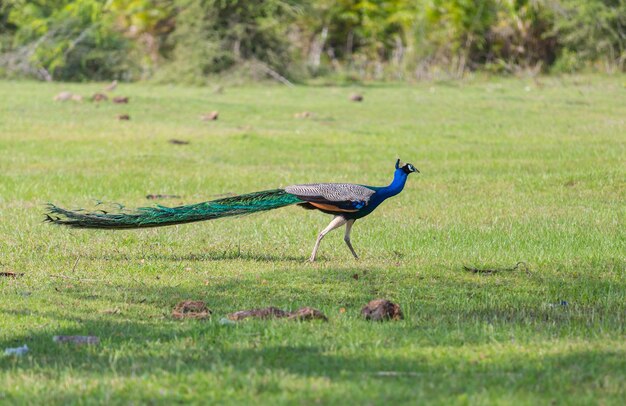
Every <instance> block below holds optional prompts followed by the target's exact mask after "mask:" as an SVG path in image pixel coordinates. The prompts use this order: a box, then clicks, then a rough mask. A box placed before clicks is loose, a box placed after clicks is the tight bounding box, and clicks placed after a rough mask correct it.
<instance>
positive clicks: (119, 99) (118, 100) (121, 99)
mask: <svg viewBox="0 0 626 406" xmlns="http://www.w3.org/2000/svg"><path fill="white" fill-rule="evenodd" d="M112 100H113V103H116V104H128V97H122V96H115V97H114V98H113V99H112Z"/></svg>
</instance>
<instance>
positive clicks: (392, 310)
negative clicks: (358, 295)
mask: <svg viewBox="0 0 626 406" xmlns="http://www.w3.org/2000/svg"><path fill="white" fill-rule="evenodd" d="M361 315H362V316H363V317H365V320H373V321H383V320H401V319H403V318H404V316H403V315H402V310H400V306H399V305H397V304H395V303H392V302H390V301H389V300H386V299H375V300H372V301H371V302H369V303H368V304H367V305H366V306H365V307H363V309H361Z"/></svg>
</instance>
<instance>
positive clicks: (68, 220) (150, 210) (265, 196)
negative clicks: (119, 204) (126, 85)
mask: <svg viewBox="0 0 626 406" xmlns="http://www.w3.org/2000/svg"><path fill="white" fill-rule="evenodd" d="M297 203H303V201H302V200H300V199H298V198H297V197H296V196H294V195H292V194H289V193H287V192H285V191H284V190H282V189H274V190H264V191H262V192H255V193H249V194H245V195H240V196H233V197H226V198H223V199H218V200H211V201H209V202H203V203H196V204H189V205H185V206H178V207H164V206H156V207H142V208H139V209H137V210H136V211H135V212H132V213H107V212H102V211H100V212H88V211H84V210H66V209H63V208H61V207H57V206H55V205H53V204H50V205H49V211H48V213H47V214H46V216H47V217H46V221H49V222H51V223H54V224H60V225H64V226H69V227H74V228H104V229H128V228H147V227H161V226H169V225H173V224H183V223H192V222H194V221H204V220H213V219H218V218H222V217H231V216H244V215H246V214H252V213H256V212H261V211H267V210H273V209H278V208H280V207H285V206H289V205H292V204H297Z"/></svg>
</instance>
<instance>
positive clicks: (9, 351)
mask: <svg viewBox="0 0 626 406" xmlns="http://www.w3.org/2000/svg"><path fill="white" fill-rule="evenodd" d="M27 352H28V346H27V345H26V344H24V345H23V346H22V347H15V348H5V349H4V355H15V356H16V357H21V356H22V355H24V354H26V353H27Z"/></svg>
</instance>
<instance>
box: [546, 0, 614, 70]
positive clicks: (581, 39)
mask: <svg viewBox="0 0 626 406" xmlns="http://www.w3.org/2000/svg"><path fill="white" fill-rule="evenodd" d="M555 16H556V18H555V20H554V33H555V34H556V36H557V37H558V40H559V43H560V44H561V45H562V47H563V48H562V51H561V54H560V58H561V59H563V60H562V61H560V63H559V64H558V65H557V68H559V69H564V70H575V69H579V68H581V67H582V66H584V65H585V64H588V63H593V62H596V61H598V62H602V63H604V64H605V65H606V66H609V67H610V66H616V67H617V68H618V69H620V70H622V71H624V70H626V0H594V1H590V0H567V1H565V0H563V1H560V2H559V3H558V8H557V10H556V11H555Z"/></svg>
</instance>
